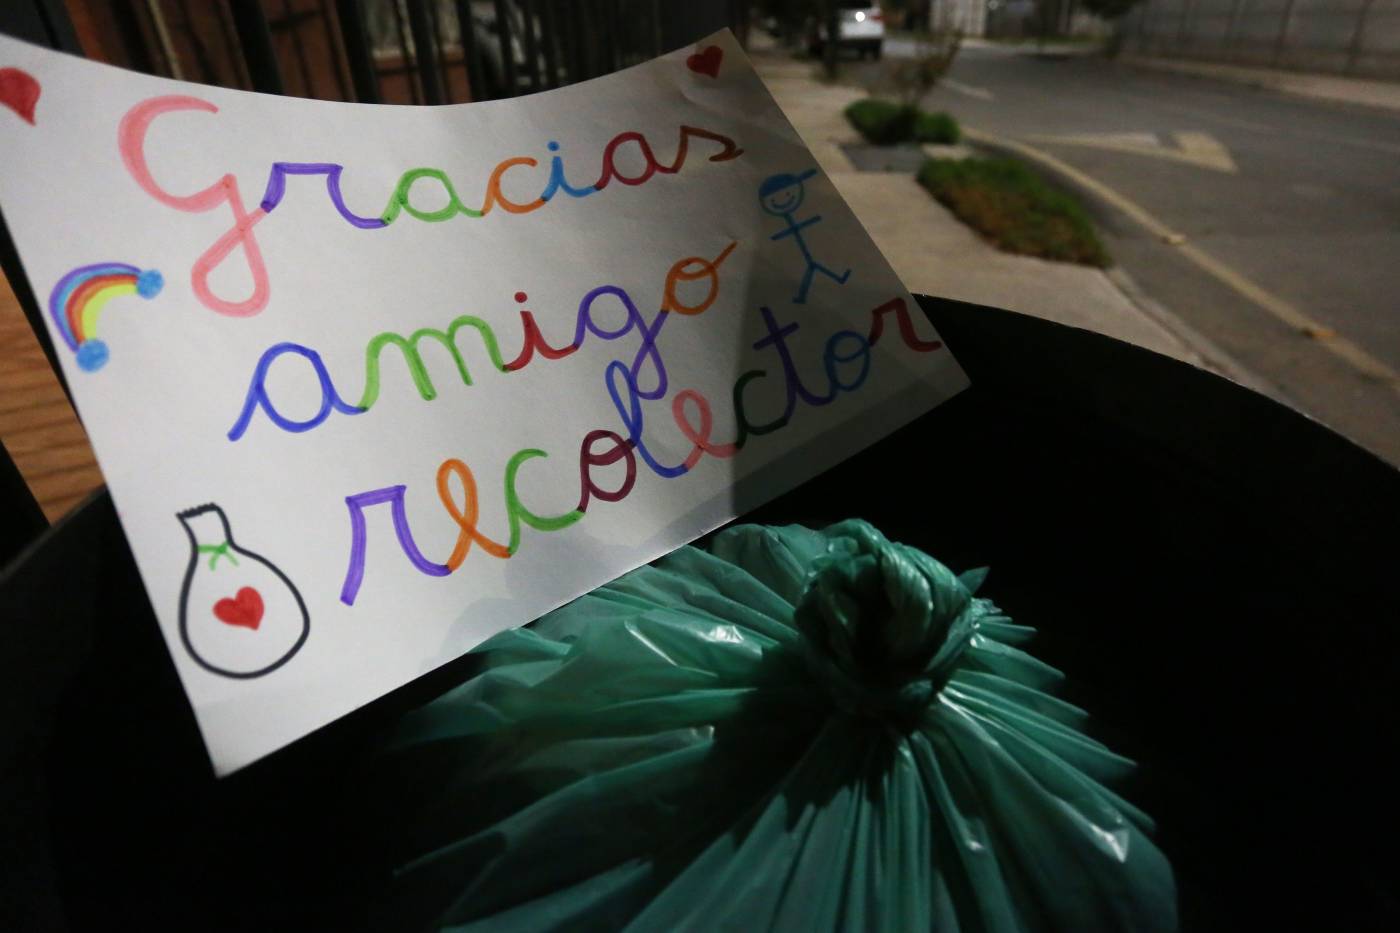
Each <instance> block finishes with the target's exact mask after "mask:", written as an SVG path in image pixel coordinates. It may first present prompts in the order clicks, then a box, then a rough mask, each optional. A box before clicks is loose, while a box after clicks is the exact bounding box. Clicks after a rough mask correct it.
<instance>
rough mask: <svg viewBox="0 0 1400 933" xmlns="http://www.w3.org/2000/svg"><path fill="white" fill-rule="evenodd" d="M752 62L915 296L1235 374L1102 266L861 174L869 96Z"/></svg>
mask: <svg viewBox="0 0 1400 933" xmlns="http://www.w3.org/2000/svg"><path fill="white" fill-rule="evenodd" d="M753 61H754V65H755V67H757V69H758V71H759V74H760V75H762V77H763V80H764V82H765V83H766V84H767V85H768V88H769V90H770V91H771V92H772V94H773V96H774V98H775V99H776V100H777V102H778V105H779V106H780V107H782V109H783V111H784V113H786V114H787V116H788V119H789V120H791V121H792V124H793V126H794V127H795V128H796V129H797V132H798V133H799V134H800V135H801V136H802V138H803V140H804V141H805V142H806V143H807V145H808V146H810V147H811V149H812V152H813V153H814V154H815V155H816V157H817V161H818V162H820V163H821V166H822V168H823V169H825V170H826V172H827V174H828V175H830V176H831V179H832V181H833V182H834V183H835V184H836V187H837V188H838V189H839V190H840V191H841V194H842V196H844V197H845V198H846V200H847V202H848V203H849V204H850V205H851V208H852V209H853V210H854V211H855V213H856V216H857V217H859V218H860V221H861V223H862V224H864V225H865V228H866V229H867V230H869V231H870V235H871V237H872V238H874V240H875V243H876V245H878V246H879V247H880V250H881V252H883V253H884V254H885V258H886V259H887V260H889V263H890V265H891V266H893V267H894V270H895V272H896V273H897V274H898V275H899V277H900V278H901V279H902V280H903V281H904V284H905V286H906V287H907V288H908V289H909V290H910V291H913V292H922V293H924V294H928V295H937V296H940V297H944V298H958V299H962V300H964V301H972V302H977V303H979V304H988V305H995V306H997V307H1002V308H1007V309H1010V310H1013V311H1020V312H1022V313H1025V314H1031V315H1035V316H1036V317H1042V318H1047V319H1049V320H1052V321H1058V322H1060V323H1063V324H1069V325H1071V326H1074V327H1080V328H1084V329H1086V330H1094V331H1098V332H1099V333H1103V334H1107V335H1109V336H1111V337H1117V338H1118V339H1120V340H1125V341H1128V342H1130V343H1135V344H1138V345H1139V346H1142V347H1146V348H1148V349H1150V350H1155V351H1157V352H1158V353H1163V354H1166V355H1167V356H1172V357H1175V358H1177V359H1180V360H1184V361H1186V362H1189V363H1192V364H1193V365H1196V366H1202V367H1204V368H1208V369H1213V370H1216V371H1219V372H1222V373H1224V374H1225V375H1231V376H1232V377H1236V376H1237V373H1235V372H1234V371H1232V368H1231V367H1230V366H1229V365H1225V364H1224V361H1223V358H1222V357H1221V356H1220V355H1218V354H1217V353H1216V352H1215V351H1214V350H1213V348H1210V347H1208V346H1206V345H1205V344H1204V342H1203V341H1200V340H1198V339H1195V338H1194V335H1192V334H1190V333H1189V332H1188V331H1187V330H1186V329H1185V327H1184V325H1183V326H1180V327H1178V326H1176V325H1175V322H1174V321H1173V320H1172V319H1171V318H1170V316H1168V315H1165V313H1164V312H1162V311H1161V310H1160V309H1159V308H1156V307H1155V306H1154V305H1152V303H1151V302H1149V301H1146V300H1143V299H1140V298H1139V299H1138V300H1137V301H1134V300H1133V299H1130V298H1129V297H1128V295H1127V294H1125V292H1124V291H1123V290H1122V289H1120V288H1119V287H1118V286H1117V285H1116V284H1115V283H1114V279H1113V278H1110V276H1109V275H1108V274H1107V273H1105V272H1103V271H1102V270H1099V269H1092V268H1089V267H1087V266H1079V265H1072V264H1069V263H1059V262H1048V261H1046V260H1042V259H1035V258H1031V257H1026V256H1014V255H1011V254H1010V253H1003V252H1001V251H1000V250H998V249H996V248H995V247H993V246H991V245H990V244H988V243H986V242H985V241H983V240H982V239H980V238H979V237H978V236H977V234H975V233H974V232H973V231H972V230H970V229H969V228H967V227H966V226H964V225H963V224H962V222H961V221H959V220H958V219H957V218H955V217H954V216H953V215H952V214H951V213H949V212H948V210H947V209H946V208H944V207H943V206H942V205H941V204H939V203H938V202H937V201H935V200H934V199H933V198H932V197H931V196H930V195H929V194H928V192H927V191H925V190H924V189H923V188H922V187H920V186H919V184H918V182H916V181H915V180H914V178H913V177H912V176H910V175H902V174H897V173H884V172H858V171H856V170H855V169H854V168H853V166H852V165H851V162H850V160H849V159H848V158H847V157H846V154H845V153H844V151H843V150H842V148H841V146H842V145H843V144H845V143H851V142H858V141H859V138H858V137H857V135H856V133H855V131H854V130H853V129H852V128H851V126H850V124H848V123H847V122H846V119H845V117H844V116H843V111H844V110H845V108H846V106H847V105H848V104H850V103H851V102H852V101H855V100H859V99H861V98H862V97H864V96H865V94H864V93H863V92H862V91H859V90H856V89H853V88H849V87H844V86H840V85H835V84H827V83H824V82H822V81H819V80H818V79H817V77H816V72H815V68H814V66H813V65H811V64H810V63H806V62H800V61H795V60H793V59H792V58H791V57H788V56H785V55H783V54H782V53H780V52H769V51H765V50H756V51H755V52H753Z"/></svg>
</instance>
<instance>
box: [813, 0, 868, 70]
mask: <svg viewBox="0 0 1400 933" xmlns="http://www.w3.org/2000/svg"><path fill="white" fill-rule="evenodd" d="M827 31H828V28H827V22H826V20H825V19H824V18H817V19H814V20H811V21H810V22H809V23H808V31H807V47H808V48H809V49H810V50H811V52H812V54H813V55H821V54H822V52H823V51H825V49H826V40H827ZM884 45H885V15H884V13H882V12H880V5H879V4H878V3H872V2H869V0H837V2H836V49H837V51H838V52H839V51H840V50H841V49H855V50H856V54H857V55H860V56H861V57H864V56H866V55H869V56H870V57H871V58H879V57H880V53H881V52H882V51H883V49H884Z"/></svg>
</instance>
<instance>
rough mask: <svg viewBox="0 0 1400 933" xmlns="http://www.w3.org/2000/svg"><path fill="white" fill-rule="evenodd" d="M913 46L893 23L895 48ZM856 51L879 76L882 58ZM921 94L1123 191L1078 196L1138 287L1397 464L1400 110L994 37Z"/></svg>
mask: <svg viewBox="0 0 1400 933" xmlns="http://www.w3.org/2000/svg"><path fill="white" fill-rule="evenodd" d="M912 50H913V45H912V42H910V41H909V40H901V39H898V38H891V39H890V40H887V45H886V50H885V54H886V56H887V57H898V56H900V55H905V56H907V55H909V54H911V53H912ZM845 67H846V68H847V77H848V78H850V79H853V80H857V81H862V82H867V83H870V82H874V81H875V80H877V75H879V74H880V73H881V68H882V66H881V65H878V64H871V63H860V64H857V63H854V62H852V63H848V64H847V65H846V66H845ZM924 107H925V108H926V109H929V110H946V111H947V112H949V113H951V114H953V115H954V116H955V117H956V118H957V119H958V120H959V121H960V122H961V123H962V124H963V125H964V127H965V128H967V129H969V130H973V131H981V132H982V133H985V134H991V135H993V136H995V137H1000V138H1002V139H1009V140H1013V141H1015V142H1017V143H1020V144H1022V145H1026V146H1030V147H1033V148H1034V149H1035V150H1037V151H1039V152H1043V153H1047V154H1049V155H1051V156H1053V157H1054V158H1056V159H1058V160H1060V161H1061V162H1063V163H1065V164H1067V165H1068V166H1070V167H1071V168H1072V169H1073V170H1075V172H1077V173H1080V174H1082V176H1084V177H1085V178H1087V179H1090V180H1092V181H1093V182H1097V183H1098V185H1099V186H1102V187H1106V188H1107V189H1108V190H1109V191H1110V192H1111V193H1114V194H1116V195H1118V196H1120V197H1119V198H1118V199H1117V200H1113V199H1108V200H1106V199H1104V198H1102V197H1093V198H1091V197H1087V196H1086V197H1085V198H1084V199H1085V201H1086V204H1087V206H1088V207H1089V209H1090V211H1091V213H1093V215H1094V217H1095V219H1096V221H1097V222H1098V224H1099V227H1100V229H1101V231H1102V232H1103V234H1104V237H1105V242H1106V245H1107V246H1108V249H1109V252H1110V253H1111V255H1112V256H1113V258H1114V259H1115V260H1116V262H1117V263H1118V264H1119V265H1120V266H1121V267H1122V268H1123V269H1124V270H1126V272H1127V273H1128V274H1129V276H1130V277H1131V278H1132V279H1133V280H1134V281H1135V282H1136V284H1137V285H1138V286H1139V287H1140V289H1141V290H1142V291H1143V292H1145V293H1146V294H1147V295H1148V296H1150V298H1151V299H1154V300H1155V301H1156V302H1158V303H1159V304H1160V305H1162V306H1164V307H1165V308H1166V309H1167V310H1168V311H1170V312H1171V313H1172V314H1174V315H1176V316H1177V317H1178V318H1180V319H1181V320H1182V321H1184V322H1185V323H1186V324H1187V325H1188V326H1189V327H1191V328H1193V329H1194V330H1195V331H1197V332H1198V333H1200V334H1202V335H1204V336H1205V337H1207V338H1208V339H1209V340H1211V341H1214V342H1215V344H1216V345H1218V346H1219V347H1220V348H1221V349H1223V350H1224V351H1225V352H1226V353H1228V354H1229V355H1230V356H1232V357H1233V358H1234V359H1235V360H1236V361H1238V362H1239V363H1240V364H1242V365H1243V366H1244V367H1245V368H1247V369H1248V370H1251V371H1252V372H1254V373H1255V374H1257V375H1258V376H1259V377H1261V378H1262V379H1263V380H1264V382H1266V383H1268V384H1269V385H1270V386H1271V387H1272V388H1273V389H1274V390H1275V392H1276V394H1277V395H1279V396H1281V397H1282V398H1283V399H1285V400H1286V401H1289V402H1291V403H1292V404H1294V405H1296V406H1297V407H1298V408H1300V409H1301V410H1303V411H1305V412H1307V413H1308V414H1310V415H1312V416H1314V417H1316V418H1318V419H1319V420H1321V421H1323V422H1324V423H1326V424H1329V425H1331V426H1332V427H1334V428H1336V429H1338V430H1340V431H1341V432H1342V433H1344V434H1347V435H1348V436H1350V437H1352V438H1353V439H1354V440H1356V441H1358V442H1359V443H1361V444H1363V445H1364V446H1367V447H1369V448H1370V449H1372V450H1374V451H1376V452H1377V453H1379V454H1381V455H1382V456H1385V457H1386V458H1387V459H1389V460H1391V461H1392V462H1396V463H1400V379H1397V376H1396V373H1397V372H1400V299H1398V298H1397V296H1400V115H1397V114H1395V113H1390V112H1383V111H1373V110H1368V109H1362V108H1359V107H1348V106H1345V105H1339V104H1333V103H1323V102H1313V101H1310V100H1305V99H1301V98H1293V97H1286V96H1283V95H1281V94H1275V93H1272V92H1267V91H1262V90H1258V89H1254V88H1251V87H1248V86H1245V85H1241V84H1231V83H1226V82H1224V81H1217V80H1212V79H1206V78H1198V77H1192V76H1185V75H1174V74H1167V73H1161V72H1155V71H1149V70H1145V69H1141V68H1136V67H1132V66H1130V65H1127V64H1120V63H1114V62H1109V61H1107V60H1105V59H1103V58H1101V57H1098V56H1095V55H1065V54H1060V55H1043V56H1038V55H1036V54H1034V47H1033V46H1020V47H1016V46H992V45H985V44H977V45H974V46H971V47H964V48H963V50H962V51H961V52H960V53H959V55H958V58H957V59H956V61H955V63H954V66H953V69H952V71H951V73H950V74H949V75H948V76H947V78H946V79H945V80H944V81H943V83H941V84H940V85H939V86H938V87H937V88H935V89H934V91H933V92H932V93H931V94H930V95H929V96H928V98H927V99H926V100H925V101H924ZM1078 187H1081V188H1082V187H1083V185H1082V184H1081V185H1078ZM1124 200H1125V201H1126V202H1128V206H1129V207H1130V208H1131V207H1136V208H1140V209H1141V212H1140V213H1145V214H1146V215H1148V218H1149V220H1150V221H1152V222H1154V224H1155V226H1145V225H1144V223H1143V222H1142V220H1141V218H1140V216H1139V217H1138V218H1137V219H1135V218H1134V216H1133V212H1132V211H1131V210H1129V211H1125V210H1124V208H1123V204H1122V203H1120V202H1121V201H1124ZM1163 229H1166V230H1170V231H1172V233H1173V234H1176V235H1171V236H1167V235H1162V230H1163Z"/></svg>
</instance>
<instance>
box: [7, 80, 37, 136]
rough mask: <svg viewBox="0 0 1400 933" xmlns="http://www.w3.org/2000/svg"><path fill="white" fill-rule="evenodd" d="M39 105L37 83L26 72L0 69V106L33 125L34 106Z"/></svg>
mask: <svg viewBox="0 0 1400 933" xmlns="http://www.w3.org/2000/svg"><path fill="white" fill-rule="evenodd" d="M37 103H39V82H38V81H35V80H34V76H33V75H31V74H30V73H29V72H27V71H21V70H19V69H18V68H0V104H4V105H5V106H6V107H9V108H10V109H11V110H13V111H14V112H15V113H17V114H19V115H20V116H21V117H22V118H23V119H24V121H25V122H26V123H28V124H29V125H30V126H33V125H34V105H35V104H37Z"/></svg>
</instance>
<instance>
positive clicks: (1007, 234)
mask: <svg viewBox="0 0 1400 933" xmlns="http://www.w3.org/2000/svg"><path fill="white" fill-rule="evenodd" d="M918 179H919V184H921V185H923V186H924V187H925V188H927V189H928V190H929V192H930V193H931V194H932V195H933V196H934V197H935V198H937V199H938V202H939V203H940V204H943V205H944V206H945V207H947V208H948V209H949V210H951V211H952V212H953V213H954V214H955V215H957V217H958V218H959V219H960V220H962V222H963V223H965V224H967V225H968V226H969V227H972V228H973V229H974V230H976V231H977V232H978V233H980V234H981V235H982V236H983V237H984V238H986V239H987V240H989V241H990V242H991V243H992V244H994V245H995V246H997V247H998V248H999V249H1003V250H1005V251H1007V252H1009V253H1019V254H1021V255H1023V256H1039V257H1041V258H1043V259H1056V260H1059V261H1061V262H1077V263H1082V264H1084V265H1089V266H1107V265H1108V264H1109V258H1108V253H1107V252H1106V251H1105V250H1104V248H1103V244H1102V243H1101V242H1100V241H1099V237H1098V234H1096V233H1095V232H1094V225H1093V223H1092V222H1091V221H1090V220H1089V215H1088V214H1087V213H1086V212H1085V210H1084V207H1083V205H1081V204H1080V203H1079V202H1078V201H1077V200H1075V198H1074V197H1072V196H1071V195H1069V194H1066V193H1065V192H1063V191H1060V190H1058V189H1055V188H1052V187H1051V186H1050V185H1049V184H1047V183H1046V182H1045V180H1044V179H1042V178H1041V177H1040V176H1038V175H1036V174H1035V173H1034V172H1032V171H1031V170H1030V169H1028V168H1026V166H1024V165H1022V164H1021V163H1020V162H1016V161H1014V160H1012V159H958V160H954V159H929V160H928V161H927V162H925V163H924V164H923V167H922V168H920V169H919V175H918Z"/></svg>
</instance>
